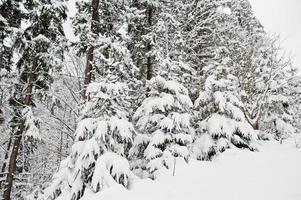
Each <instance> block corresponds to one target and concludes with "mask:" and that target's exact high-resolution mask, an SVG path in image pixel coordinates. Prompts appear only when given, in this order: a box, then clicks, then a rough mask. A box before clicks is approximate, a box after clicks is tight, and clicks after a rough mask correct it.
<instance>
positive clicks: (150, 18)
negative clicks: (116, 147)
mask: <svg viewBox="0 0 301 200" xmlns="http://www.w3.org/2000/svg"><path fill="white" fill-rule="evenodd" d="M147 22H148V27H149V31H151V28H152V26H153V6H152V5H148V8H147ZM152 49H153V47H152V41H148V43H147V53H148V56H147V72H146V78H147V80H150V79H151V78H152V77H153V75H154V69H153V59H152V55H151V51H152Z"/></svg>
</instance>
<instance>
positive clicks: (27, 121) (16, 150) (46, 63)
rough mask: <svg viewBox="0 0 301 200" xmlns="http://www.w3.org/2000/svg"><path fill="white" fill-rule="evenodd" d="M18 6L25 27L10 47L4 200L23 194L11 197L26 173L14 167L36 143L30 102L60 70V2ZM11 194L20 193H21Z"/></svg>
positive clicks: (62, 16)
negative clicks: (12, 74) (12, 75)
mask: <svg viewBox="0 0 301 200" xmlns="http://www.w3.org/2000/svg"><path fill="white" fill-rule="evenodd" d="M19 6H22V7H23V10H22V12H23V13H24V15H23V16H24V17H23V18H21V19H19V20H24V22H26V26H25V27H23V29H19V30H18V37H17V40H16V41H15V43H14V48H15V49H17V50H18V58H17V59H18V61H17V64H16V68H17V69H16V74H17V80H16V82H15V84H14V86H13V87H14V91H13V94H12V97H11V100H10V106H11V108H12V109H13V111H14V116H13V119H12V120H11V122H10V123H11V126H12V134H11V137H12V146H11V152H10V157H9V161H8V169H7V170H8V172H7V177H6V180H5V190H4V195H3V197H4V199H5V200H9V199H11V197H14V198H23V197H22V195H23V194H20V196H13V195H11V192H12V188H13V187H12V186H13V180H14V179H16V177H15V176H17V175H18V174H19V173H20V172H22V173H24V172H25V173H26V172H28V167H23V166H24V165H22V166H18V165H17V162H18V156H19V154H20V153H24V152H23V150H24V149H26V148H27V147H28V149H29V151H27V152H26V153H25V154H24V155H25V156H28V155H29V152H30V150H31V144H32V143H33V142H34V140H36V139H39V134H38V124H37V120H36V118H35V117H34V100H35V98H39V96H41V93H40V92H41V91H43V90H45V89H47V88H48V86H49V85H50V83H51V72H52V71H53V69H54V68H59V66H61V64H60V63H61V60H62V58H63V50H64V32H63V28H62V23H63V21H64V19H65V18H66V7H65V4H64V3H63V2H62V1H60V0H56V1H51V2H49V1H30V2H25V3H24V4H22V3H20V4H19ZM28 142H29V143H28ZM21 148H22V151H20V149H21ZM22 162H23V163H24V162H26V161H24V160H23V161H22ZM15 192H19V193H22V189H18V191H17V190H16V191H15Z"/></svg>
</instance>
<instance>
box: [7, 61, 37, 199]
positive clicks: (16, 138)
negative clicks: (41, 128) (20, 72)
mask: <svg viewBox="0 0 301 200" xmlns="http://www.w3.org/2000/svg"><path fill="white" fill-rule="evenodd" d="M36 68H37V60H36V59H35V60H34V62H33V66H32V68H31V71H30V74H29V75H28V76H29V77H28V82H27V83H28V86H27V88H26V90H25V91H26V94H25V98H24V106H30V105H31V103H32V90H33V85H34V80H35V71H36ZM24 129H25V120H24V119H20V125H19V127H18V129H17V132H16V134H15V135H13V136H12V137H13V146H12V151H11V155H10V158H9V162H8V172H7V176H6V180H5V183H4V184H5V185H4V193H3V199H4V200H10V199H11V197H10V196H11V190H12V186H13V180H14V175H15V174H14V173H15V171H16V166H17V158H18V153H19V149H20V144H21V140H22V135H23V132H24Z"/></svg>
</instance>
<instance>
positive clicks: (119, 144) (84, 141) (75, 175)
mask: <svg viewBox="0 0 301 200" xmlns="http://www.w3.org/2000/svg"><path fill="white" fill-rule="evenodd" d="M127 95H128V88H127V85H126V84H124V83H120V82H115V83H111V82H101V83H91V84H90V85H89V86H88V88H87V97H88V99H89V100H88V101H87V102H86V104H85V106H84V108H83V110H82V113H81V116H82V117H81V120H80V121H79V123H78V125H77V128H76V131H75V135H76V137H75V143H74V145H73V146H72V150H71V154H70V155H69V156H68V157H67V158H66V159H65V160H64V161H62V163H61V166H60V169H59V171H58V173H57V174H56V175H55V176H54V181H53V183H52V184H51V186H50V187H49V188H48V189H47V190H46V193H45V199H56V198H58V197H60V198H64V199H79V198H81V197H82V196H83V195H84V193H86V192H91V191H93V192H95V193H96V192H99V191H101V190H102V189H103V188H104V187H110V186H112V185H114V184H121V185H123V186H124V187H129V185H130V181H131V179H132V178H133V177H134V176H133V175H132V173H131V171H130V167H129V163H128V161H127V159H126V157H127V156H128V152H129V148H130V147H131V145H132V142H133V137H134V135H135V129H134V126H133V125H132V124H131V123H130V122H129V121H128V111H127V107H128V104H129V103H128V101H127Z"/></svg>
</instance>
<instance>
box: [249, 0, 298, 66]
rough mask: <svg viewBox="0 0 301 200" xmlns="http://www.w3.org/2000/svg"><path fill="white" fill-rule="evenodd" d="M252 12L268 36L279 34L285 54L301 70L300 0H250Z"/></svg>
mask: <svg viewBox="0 0 301 200" xmlns="http://www.w3.org/2000/svg"><path fill="white" fill-rule="evenodd" d="M250 2H251V4H252V6H253V11H254V13H255V15H256V16H257V18H258V19H259V20H260V21H261V23H262V24H263V26H264V27H265V29H266V31H267V32H268V33H270V34H279V35H280V37H281V41H282V42H281V44H282V47H283V49H284V51H285V52H286V53H289V54H291V56H292V60H293V63H294V64H295V66H297V67H298V68H299V69H300V70H301V0H250Z"/></svg>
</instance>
